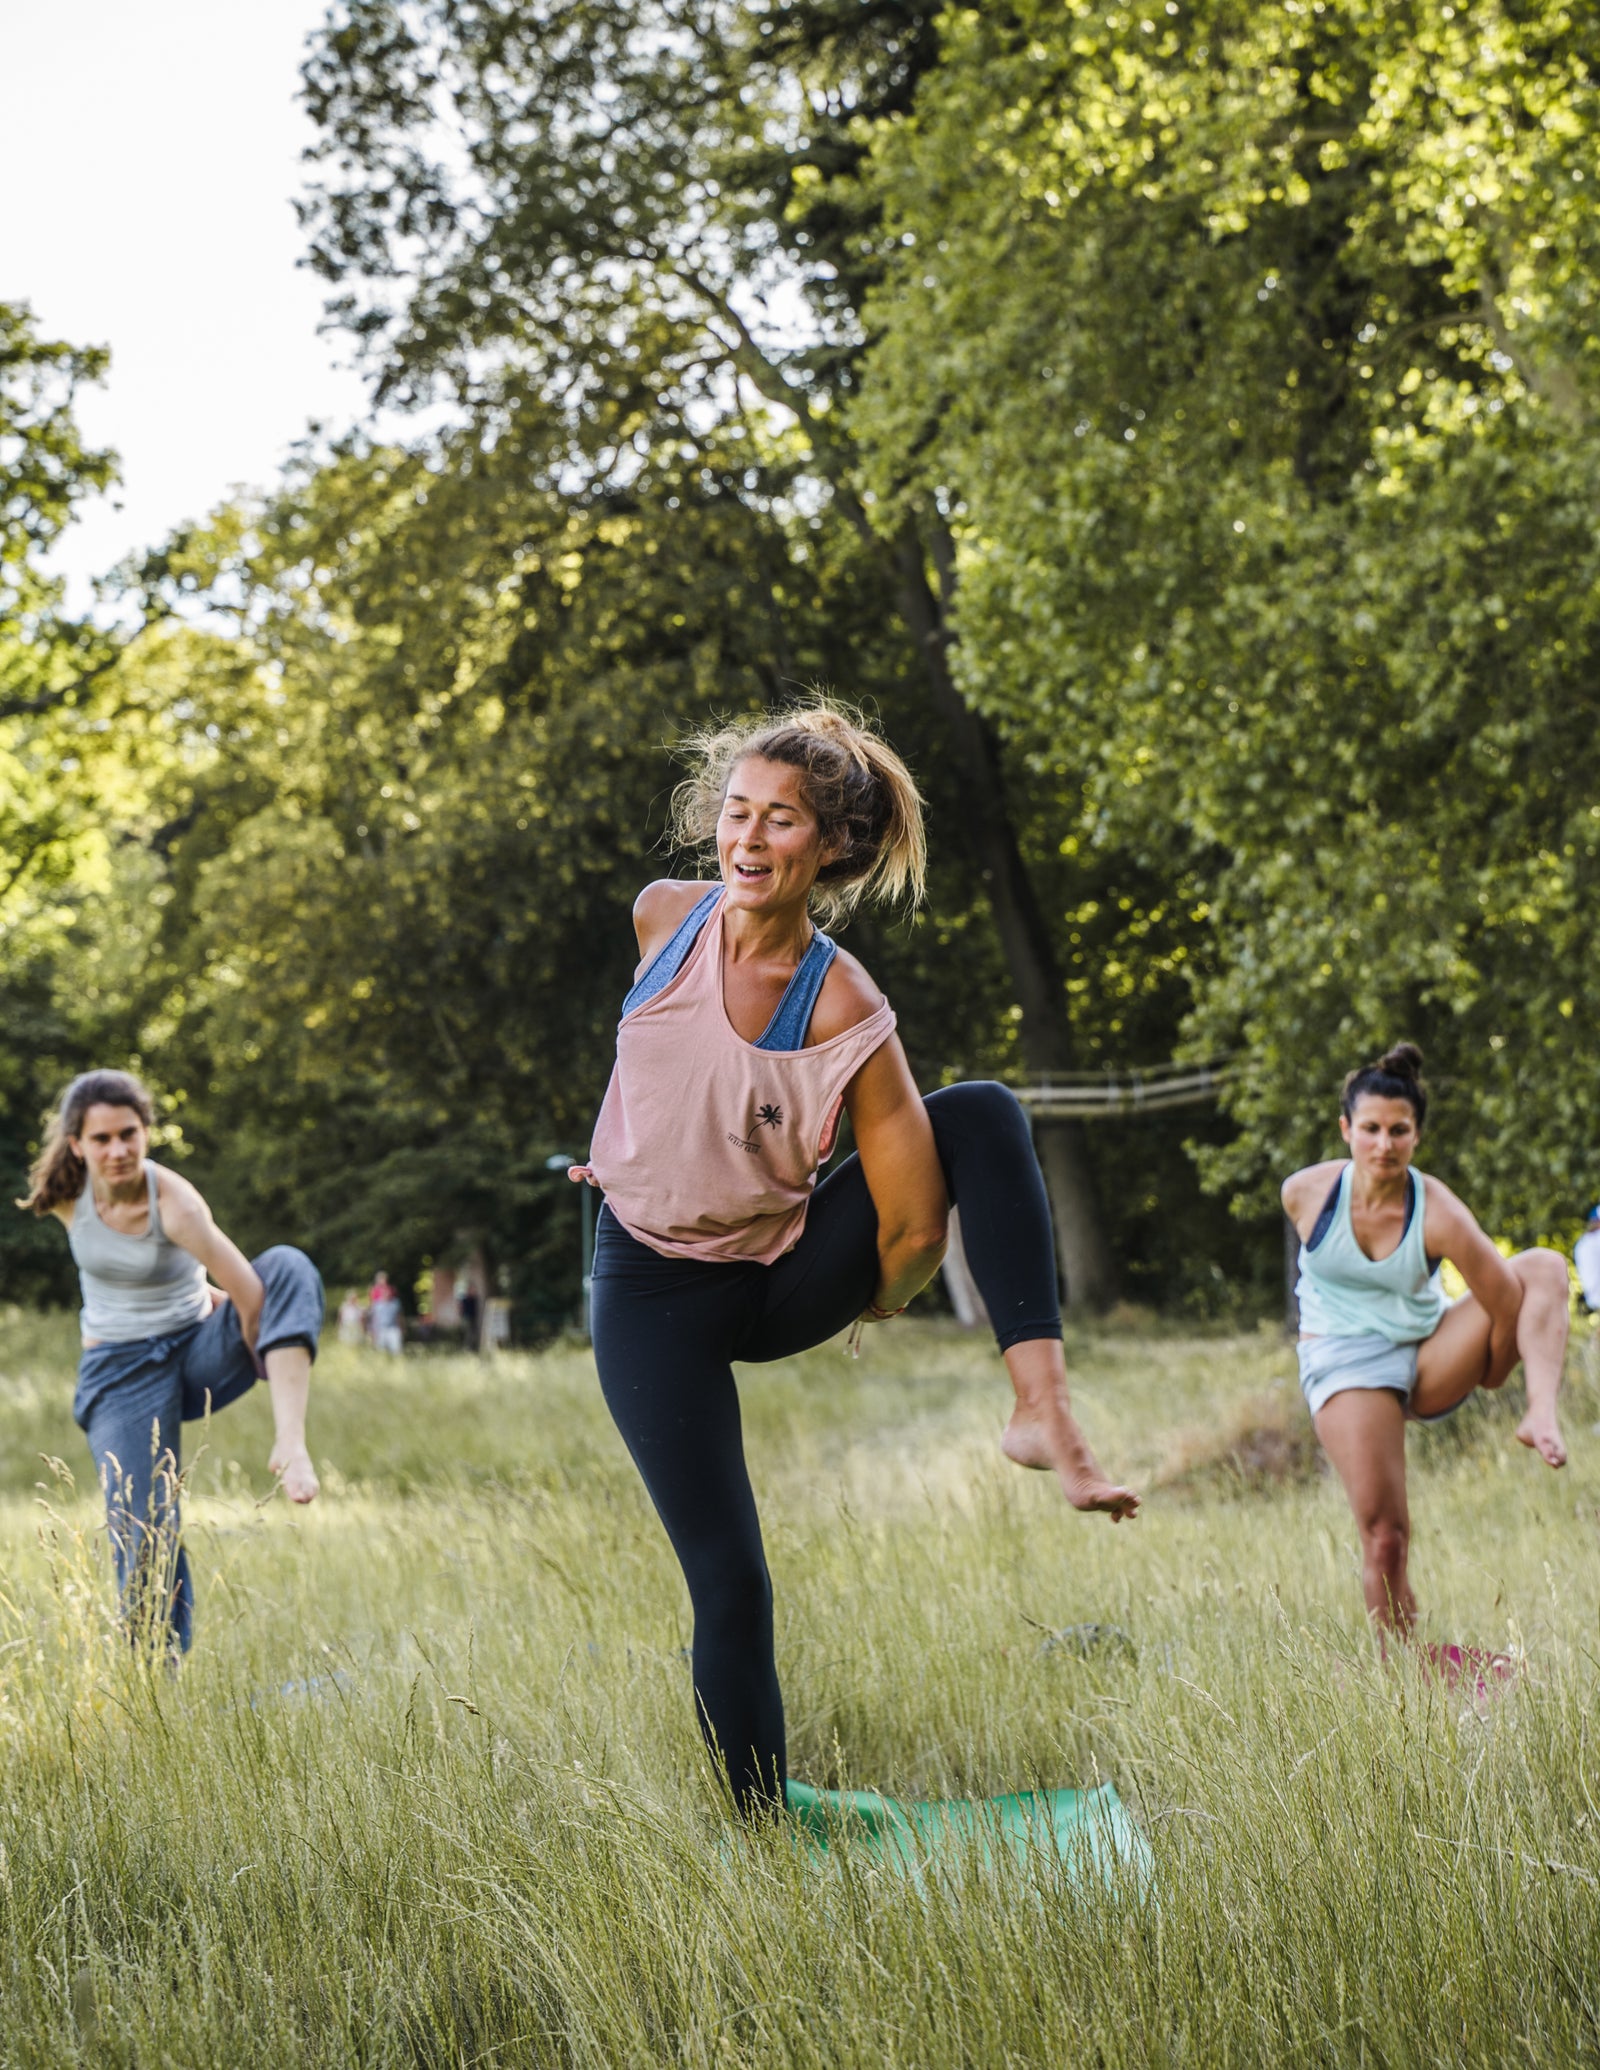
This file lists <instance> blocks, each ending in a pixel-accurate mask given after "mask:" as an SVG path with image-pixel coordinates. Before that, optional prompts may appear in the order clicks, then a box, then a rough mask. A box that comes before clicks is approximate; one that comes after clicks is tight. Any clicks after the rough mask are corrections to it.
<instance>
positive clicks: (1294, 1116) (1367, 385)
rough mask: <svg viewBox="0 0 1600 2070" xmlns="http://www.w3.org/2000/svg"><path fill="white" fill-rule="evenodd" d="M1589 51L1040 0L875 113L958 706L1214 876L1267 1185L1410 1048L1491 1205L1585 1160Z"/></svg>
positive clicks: (1595, 39) (1510, 12)
mask: <svg viewBox="0 0 1600 2070" xmlns="http://www.w3.org/2000/svg"><path fill="white" fill-rule="evenodd" d="M1597 73H1600V30H1597V28H1596V25H1595V23H1594V21H1593V20H1592V18H1591V17H1590V16H1589V15H1587V14H1585V13H1581V12H1577V11H1573V10H1569V9H1567V8H1565V7H1563V6H1560V5H1556V4H1545V0H1531V4H1528V5H1525V6H1520V7H1517V8H1515V9H1512V8H1509V7H1501V6H1492V7H1485V8H1479V7H1473V8H1459V7H1452V6H1449V5H1444V4H1436V0H1412V4H1409V5H1403V6H1384V7H1381V8H1380V7H1376V6H1370V5H1367V4H1365V0H1318V4H1316V5H1311V6H1278V5H1267V4H1260V5H1256V4H1249V5H1245V6H1235V5H1231V4H1229V5H1225V4H1222V0H1198V4H1189V0H1181V4H1180V0H1169V4H1166V5H1165V6H1164V8H1163V10H1162V11H1160V12H1153V13H1152V14H1151V15H1149V16H1140V15H1138V14H1137V13H1126V12H1123V11H1119V10H1116V9H1113V10H1112V11H1111V12H1109V13H1107V12H1106V11H1104V10H1103V9H1098V10H1097V9H1091V8H1090V7H1088V6H1087V5H1086V4H1082V0H1073V4H1069V5H1066V6H1058V5H1054V4H1052V5H1050V6H1044V5H1042V4H1039V0H1024V4H1022V5H1019V6H1017V7H1014V8H1011V9H1008V10H1005V11H1004V12H995V11H992V10H978V9H971V8H967V9H960V10H956V11H954V12H953V13H952V14H951V16H950V17H948V18H947V26H946V40H945V58H944V62H943V64H942V65H941V67H940V68H939V70H938V71H937V72H936V73H935V74H934V75H933V76H932V77H931V78H930V80H929V81H927V82H926V83H925V84H924V87H923V89H922V91H921V92H920V94H919V96H918V102H917V109H916V114H915V119H914V121H912V122H909V123H906V124H903V125H901V126H900V128H899V129H898V130H896V131H895V132H894V133H893V134H892V135H888V136H883V137H880V139H879V146H878V161H877V163H878V178H879V181H880V183H881V184H880V192H881V193H882V196H883V199H884V204H885V207H886V210H887V224H888V227H889V228H890V230H891V231H892V232H893V233H894V235H895V238H896V240H897V243H898V254H899V255H898V256H897V257H896V259H895V260H894V262H893V264H892V266H891V267H890V268H889V270H888V273H887V276H886V279H885V282H884V284H883V285H882V287H881V288H880V289H879V290H878V291H877V292H876V293H875V295H874V297H873V299H872V300H871V302H870V304H869V310H868V316H869V322H870V323H871V324H872V325H873V326H874V328H875V331H876V334H877V337H878V340H879V342H878V343H877V345H876V347H875V349H874V351H873V353H872V354H871V355H870V357H869V360H868V362H867V365H866V367H865V369H864V372H863V379H862V387H861V392H860V396H859V399H858V401H857V402H856V404H855V405H854V407H853V409H852V423H853V426H854V429H855V430H856V432H857V435H858V436H859V437H860V438H861V439H862V440H863V441H864V443H865V446H866V449H867V451H868V452H869V454H870V461H871V466H870V478H871V479H872V480H873V481H874V482H875V483H876V484H877V486H878V488H879V490H880V493H881V494H882V495H884V496H885V497H890V496H902V497H904V496H921V497H923V498H928V497H933V498H937V499H940V500H942V501H943V502H944V503H945V504H946V506H947V507H949V508H950V510H951V511H952V514H953V521H954V530H955V533H956V536H957V559H958V565H959V568H960V575H961V601H960V605H959V610H958V614H957V615H958V622H959V631H960V635H961V638H960V641H959V643H958V645H957V646H956V648H955V650H954V652H955V658H956V666H957V669H958V673H959V675H960V680H961V684H962V687H963V689H964V691H965V693H966V694H967V696H968V698H969V700H970V701H971V702H972V703H973V704H975V705H976V706H978V707H979V708H980V709H983V710H985V711H987V712H989V713H991V714H994V715H996V716H998V717H1001V718H1003V719H1004V720H1005V721H1006V722H1007V723H1008V724H1010V725H1012V726H1013V727H1027V726H1030V725H1031V726H1033V727H1035V728H1037V729H1040V730H1047V729H1049V728H1051V727H1054V728H1057V729H1059V728H1064V727H1069V726H1070V727H1074V728H1076V729H1078V731H1079V732H1080V734H1081V735H1082V736H1083V737H1085V738H1087V739H1088V740H1090V741H1092V742H1094V743H1095V744H1096V752H1095V756H1094V768H1093V770H1092V772H1091V775H1090V779H1089V782H1088V785H1087V796H1088V798H1089V800H1090V806H1091V809H1090V811H1089V813H1088V814H1087V815H1086V822H1085V828H1084V836H1085V838H1086V839H1090V840H1097V839H1099V840H1104V839H1110V840H1112V841H1122V842H1128V843H1133V844H1138V843H1139V842H1141V841H1143V842H1146V843H1151V844H1154V843H1155V842H1157V841H1166V842H1168V843H1170V844H1171V845H1172V846H1173V847H1174V848H1175V849H1176V851H1177V853H1178V854H1179V855H1180V857H1181V858H1182V859H1183V862H1184V865H1185V868H1186V869H1187V870H1188V871H1189V872H1190V873H1191V875H1192V882H1193V885H1194V889H1195V894H1196V903H1197V906H1198V907H1199V908H1200V909H1203V910H1205V911H1206V913H1207V917H1208V923H1209V930H1210V935H1211V942H1210V947H1209V951H1208V953H1207V954H1205V955H1203V956H1201V957H1199V958H1197V959H1194V960H1192V962H1191V966H1190V968H1191V970H1192V972H1193V974H1194V987H1195V989H1194V1002H1193V1010H1192V1015H1191V1019H1190V1023H1189V1039H1190V1044H1191V1047H1192V1049H1193V1050H1195V1051H1198V1052H1202V1053H1203V1052H1206V1051H1214V1050H1216V1049H1219V1048H1224V1049H1232V1048H1240V1049H1243V1050H1245V1051H1246V1052H1248V1055H1249V1057H1250V1060H1251V1068H1250V1070H1249V1072H1248V1073H1247V1074H1246V1075H1245V1077H1244V1078H1243V1079H1242V1080H1241V1082H1240V1085H1239V1088H1238V1090H1237V1092H1236V1094H1235V1095H1234V1096H1233V1099H1232V1108H1233V1112H1234V1114H1235V1115H1236V1117H1237V1119H1238V1120H1239V1122H1240V1124H1241V1127H1240V1132H1239V1134H1238V1137H1237V1139H1236V1140H1235V1141H1234V1142H1233V1143H1231V1144H1230V1145H1227V1146H1225V1147H1224V1146H1217V1147H1214V1148H1213V1149H1212V1150H1211V1151H1210V1152H1209V1153H1208V1155H1207V1157H1206V1160H1205V1163H1206V1169H1207V1171H1208V1173H1209V1176H1210V1178H1211V1181H1212V1182H1213V1183H1214V1184H1215V1185H1217V1186H1219V1187H1223V1188H1228V1189H1232V1191H1233V1194H1234V1197H1235V1199H1236V1201H1237V1202H1238V1203H1239V1204H1240V1205H1242V1206H1248V1207H1251V1208H1254V1207H1255V1206H1257V1205H1258V1204H1264V1203H1265V1202H1266V1201H1267V1200H1268V1199H1269V1198H1270V1194H1271V1190H1272V1187H1273V1183H1274V1180H1275V1177H1276V1175H1277V1174H1278V1173H1280V1172H1281V1171H1282V1170H1283V1169H1284V1168H1286V1167H1287V1166H1290V1165H1292V1164H1294V1163H1296V1162H1300V1161H1303V1160H1304V1159H1306V1158H1307V1157H1310V1156H1312V1155H1316V1154H1319V1153H1320V1152H1323V1151H1325V1149H1326V1147H1327V1130H1328V1117H1329V1114H1330V1096H1331V1091H1332V1089H1333V1087H1335V1086H1336V1085H1337V1082H1338V1078H1339V1076H1340V1074H1341V1073H1342V1071H1343V1070H1344V1069H1345V1068H1347V1067H1348V1065H1349V1064H1351V1063H1353V1062H1356V1061H1359V1060H1360V1059H1361V1057H1362V1056H1363V1055H1365V1054H1368V1053H1370V1052H1371V1051H1372V1050H1373V1049H1374V1048H1375V1047H1377V1046H1379V1045H1381V1043H1382V1042H1384V1041H1386V1040H1388V1039H1391V1038H1392V1037H1394V1036H1395V1035H1398V1034H1401V1033H1411V1034H1415V1035H1417V1036H1419V1037H1420V1038H1421V1039H1422V1040H1423V1041H1424V1043H1425V1044H1426V1045H1427V1047H1428V1048H1429V1050H1430V1053H1431V1054H1432V1056H1433V1057H1434V1060H1435V1063H1436V1065H1437V1067H1438V1075H1439V1077H1440V1080H1441V1086H1442V1090H1443V1091H1444V1093H1445V1095H1446V1098H1445V1101H1444V1105H1443V1113H1444V1115H1445V1117H1447V1119H1448V1120H1449V1121H1450V1123H1452V1124H1453V1125H1452V1126H1451V1129H1450V1133H1449V1135H1447V1136H1446V1137H1444V1138H1443V1139H1442V1141H1443V1144H1444V1147H1443V1150H1442V1152H1441V1156H1440V1161H1441V1162H1442V1164H1443V1167H1444V1169H1445V1170H1446V1172H1447V1173H1454V1174H1455V1175H1457V1176H1459V1178H1460V1179H1461V1181H1462V1182H1463V1183H1464V1184H1465V1185H1466V1186H1467V1188H1468V1189H1469V1192H1470V1194H1471V1197H1472V1198H1473V1199H1474V1201H1475V1202H1476V1203H1478V1204H1480V1205H1481V1206H1482V1207H1483V1209H1484V1210H1485V1211H1486V1213H1487V1214H1488V1215H1489V1216H1490V1217H1491V1218H1492V1220H1493V1221H1494V1222H1495V1223H1496V1224H1497V1225H1498V1226H1499V1227H1501V1228H1502V1229H1504V1230H1505V1231H1506V1233H1508V1234H1513V1235H1517V1236H1521V1237H1524V1238H1527V1237H1531V1236H1534V1235H1537V1234H1541V1233H1546V1232H1549V1231H1551V1230H1552V1229H1554V1228H1556V1227H1558V1226H1559V1225H1560V1224H1561V1223H1562V1222H1563V1221H1564V1220H1567V1219H1569V1218H1570V1216H1571V1214H1572V1212H1573V1209H1574V1207H1575V1205H1576V1202H1577V1200H1578V1199H1579V1198H1580V1197H1581V1196H1582V1195H1583V1194H1584V1193H1592V1191H1593V1182H1592V1155H1593V1149H1594V1136H1595V1125H1594V1120H1593V1116H1594V1113H1595V1104H1596V1093H1597V1091H1600V1086H1597V1084H1596V1070H1595V1065H1594V1063H1593V1061H1592V1045H1590V1044H1589V1043H1588V1042H1587V1041H1586V1040H1585V1039H1584V1036H1583V1033H1582V1031H1584V1030H1586V1028H1587V1027H1588V1026H1589V1025H1591V1024H1592V1022H1593V1018H1594V1012H1595V1007H1596V1005H1597V1004H1600V998H1597V994H1596V980H1595V978H1594V975H1593V958H1592V956H1591V955H1590V954H1589V953H1588V951H1587V946H1586V944H1587V934H1586V929H1587V926H1588V916H1589V915H1590V914H1592V913H1593V911H1594V909H1595V899H1596V893H1597V890H1600V884H1597V879H1596V860H1595V859H1596V854H1597V849H1600V816H1597V808H1596V807H1594V805H1593V803H1592V801H1593V799H1594V798H1595V797H1596V796H1597V795H1600V789H1597V781H1596V780H1597V777H1600V769H1597V766H1596V756H1597V752H1600V750H1597V744H1596V727H1595V717H1596V705H1597V699H1596V692H1595V687H1594V686H1595V682H1596V660H1597V654H1596V604H1595V597H1596V594H1597V592H1596V578H1597V576H1600V565H1597V560H1596V551H1597V550H1596V542H1595V536H1594V530H1593V525H1592V521H1591V517H1590V513H1591V512H1592V510H1593V508H1594V507H1595V502H1596V495H1597V490H1600V449H1597V444H1596V436H1595V408H1594V404H1595V393H1596V347H1595V342H1594V338H1595V326H1594V320H1593V317H1594V294H1595V282H1596V280H1597V278H1600V249H1597V244H1596V240H1597V235H1600V232H1597V228H1596V222H1595V216H1594V211H1593V207H1592V203H1591V201H1590V199H1589V196H1590V193H1591V191H1592V188H1593V185H1594V183H1595V181H1596V180H1597V179H1600V149H1597V141H1600V120H1597V114H1600V110H1597V105H1596V79H1597ZM1452 1095H1454V1097H1453V1098H1452V1097H1451V1096H1452Z"/></svg>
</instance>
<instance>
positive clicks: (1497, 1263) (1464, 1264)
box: [1423, 1178, 1522, 1354]
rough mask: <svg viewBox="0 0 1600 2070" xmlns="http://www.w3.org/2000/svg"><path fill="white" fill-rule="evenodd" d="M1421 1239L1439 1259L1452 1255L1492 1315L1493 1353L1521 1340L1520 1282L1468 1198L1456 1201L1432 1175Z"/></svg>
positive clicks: (1475, 1294) (1451, 1258)
mask: <svg viewBox="0 0 1600 2070" xmlns="http://www.w3.org/2000/svg"><path fill="white" fill-rule="evenodd" d="M1426 1184H1427V1197H1426V1203H1425V1216H1424V1223H1423V1228H1424V1236H1423V1242H1424V1244H1425V1245H1426V1247H1427V1249H1428V1250H1429V1252H1430V1253H1431V1254H1432V1255H1433V1256H1434V1257H1436V1258H1448V1259H1449V1260H1450V1262H1451V1264H1452V1265H1453V1266H1454V1267H1455V1268H1456V1270H1457V1271H1458V1272H1459V1273H1460V1274H1461V1277H1462V1278H1463V1279H1464V1280H1465V1281H1466V1283H1467V1291H1468V1292H1469V1293H1470V1294H1472V1295H1473V1296H1474V1297H1475V1298H1476V1300H1477V1303H1478V1306H1479V1307H1480V1308H1481V1309H1482V1310H1483V1312H1484V1313H1485V1315H1487V1316H1488V1318H1489V1344H1490V1350H1491V1354H1498V1353H1500V1352H1501V1351H1503V1350H1504V1349H1506V1348H1507V1347H1509V1346H1512V1345H1514V1344H1515V1343H1516V1341H1517V1318H1518V1316H1519V1315H1520V1314H1521V1312H1522V1286H1521V1282H1520V1281H1519V1280H1518V1279H1517V1276H1516V1274H1515V1273H1514V1272H1513V1271H1512V1270H1511V1268H1510V1267H1509V1266H1508V1265H1507V1263H1506V1261H1505V1259H1504V1258H1502V1257H1501V1255H1500V1253H1499V1252H1498V1251H1497V1250H1496V1249H1495V1247H1494V1245H1493V1244H1492V1243H1491V1242H1490V1241H1489V1239H1488V1237H1487V1236H1485V1235H1484V1233H1483V1230H1482V1229H1481V1228H1480V1227H1479V1224H1478V1219H1477V1217H1476V1216H1475V1215H1474V1214H1473V1212H1472V1210H1471V1209H1470V1208H1469V1207H1468V1206H1467V1204H1466V1202H1465V1201H1462V1200H1458V1199H1457V1198H1456V1196H1455V1194H1453V1193H1452V1192H1451V1191H1450V1188H1449V1187H1448V1186H1446V1185H1443V1184H1442V1183H1441V1182H1440V1181H1439V1180H1438V1179H1434V1178H1430V1179H1428V1180H1427V1182H1426Z"/></svg>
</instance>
